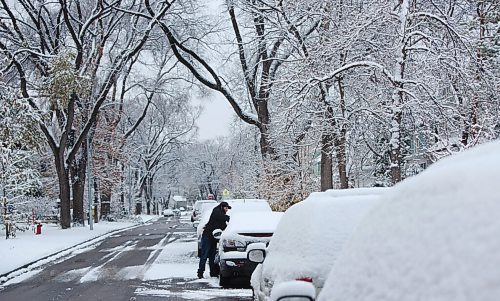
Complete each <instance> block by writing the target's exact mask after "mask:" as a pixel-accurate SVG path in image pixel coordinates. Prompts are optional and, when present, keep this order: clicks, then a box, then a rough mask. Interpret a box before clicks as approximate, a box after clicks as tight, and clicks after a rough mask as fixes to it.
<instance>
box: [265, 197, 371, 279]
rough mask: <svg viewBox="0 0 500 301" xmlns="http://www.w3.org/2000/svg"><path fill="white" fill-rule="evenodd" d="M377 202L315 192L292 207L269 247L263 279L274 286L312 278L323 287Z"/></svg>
mask: <svg viewBox="0 0 500 301" xmlns="http://www.w3.org/2000/svg"><path fill="white" fill-rule="evenodd" d="M378 199H379V196H378V195H351V196H344V197H331V196H330V195H328V193H314V194H311V195H310V196H309V197H308V198H307V199H306V200H304V201H302V202H300V203H297V204H295V205H293V206H292V207H290V208H289V209H288V210H287V211H286V212H285V214H284V216H283V217H282V219H281V221H280V223H279V224H278V227H277V228H276V230H275V232H274V236H273V238H272V239H271V242H270V244H269V248H268V252H267V256H266V259H265V262H264V265H263V276H264V277H267V278H270V279H274V281H275V283H280V282H283V281H287V280H293V279H296V278H298V277H312V278H315V279H317V281H319V282H318V283H315V284H316V285H317V286H321V284H322V282H323V281H324V280H325V278H326V276H327V275H328V272H329V270H330V268H331V265H332V263H333V261H334V260H335V258H336V256H337V254H338V253H339V251H340V249H341V248H342V246H343V244H344V243H345V241H346V240H347V239H348V238H349V237H350V236H351V233H352V232H353V231H354V229H355V228H356V226H357V225H358V224H359V223H360V222H361V220H362V219H363V218H364V217H365V216H366V214H367V213H368V212H369V211H370V210H371V209H372V207H373V206H374V205H375V204H377V202H378ZM291 263H293V264H291Z"/></svg>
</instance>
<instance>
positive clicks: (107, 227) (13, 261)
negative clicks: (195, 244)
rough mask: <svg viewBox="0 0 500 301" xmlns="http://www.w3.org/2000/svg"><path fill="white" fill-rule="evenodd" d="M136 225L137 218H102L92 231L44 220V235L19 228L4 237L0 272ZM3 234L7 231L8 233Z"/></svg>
mask: <svg viewBox="0 0 500 301" xmlns="http://www.w3.org/2000/svg"><path fill="white" fill-rule="evenodd" d="M153 218H157V217H156V216H148V215H143V216H141V219H142V221H143V222H147V221H149V220H151V219H153ZM134 225H138V224H137V223H134V222H104V221H101V222H99V223H96V224H94V229H93V230H92V231H91V230H90V228H89V227H88V226H85V227H74V228H71V229H65V230H62V229H61V228H60V227H59V226H58V225H55V224H44V225H43V226H42V234H40V235H35V234H34V233H33V231H26V232H20V231H17V237H16V238H12V239H5V238H4V236H2V239H0V258H2V260H1V262H0V275H4V274H6V273H9V272H10V271H13V270H15V269H18V268H20V267H22V266H25V265H27V264H30V263H32V262H34V261H38V260H40V259H43V258H45V257H47V256H50V255H52V254H56V253H60V252H62V253H60V254H58V255H55V256H50V257H51V258H47V261H50V260H54V259H56V258H57V256H64V255H66V253H68V254H69V253H70V252H71V251H72V250H68V249H71V247H73V246H75V245H80V244H82V245H80V246H79V247H85V246H86V244H85V243H87V244H89V245H90V244H93V243H95V242H96V241H97V240H100V239H104V238H105V237H107V236H109V235H111V233H112V232H114V231H116V230H120V229H125V228H129V227H132V226H134ZM2 234H3V235H5V233H2ZM63 251H64V252H63ZM43 263H45V261H41V262H37V265H41V264H43ZM20 272H22V271H20ZM11 276H12V275H11ZM3 278H6V277H3ZM9 278H10V277H9ZM5 280H7V279H2V278H0V282H3V281H5Z"/></svg>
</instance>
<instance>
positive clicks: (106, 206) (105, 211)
mask: <svg viewBox="0 0 500 301" xmlns="http://www.w3.org/2000/svg"><path fill="white" fill-rule="evenodd" d="M110 213H111V192H110V191H108V189H107V188H106V189H105V191H103V192H102V193H101V218H106V217H107V216H108V215H109V214H110Z"/></svg>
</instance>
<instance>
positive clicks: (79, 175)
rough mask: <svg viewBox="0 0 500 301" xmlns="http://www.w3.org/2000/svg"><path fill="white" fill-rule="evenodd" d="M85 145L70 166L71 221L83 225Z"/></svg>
mask: <svg viewBox="0 0 500 301" xmlns="http://www.w3.org/2000/svg"><path fill="white" fill-rule="evenodd" d="M86 148H87V147H86V145H84V146H83V147H82V152H83V154H82V157H81V159H80V160H79V161H78V162H75V163H74V164H73V166H72V168H71V177H72V183H73V184H72V187H73V223H75V224H79V225H85V217H84V209H83V207H84V206H83V200H84V195H85V176H86V174H87V173H86V171H87V169H86V161H87V158H86V157H87V154H86Z"/></svg>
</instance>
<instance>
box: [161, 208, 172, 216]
mask: <svg viewBox="0 0 500 301" xmlns="http://www.w3.org/2000/svg"><path fill="white" fill-rule="evenodd" d="M174 215H175V212H174V210H172V209H165V210H163V216H164V217H169V216H174Z"/></svg>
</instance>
